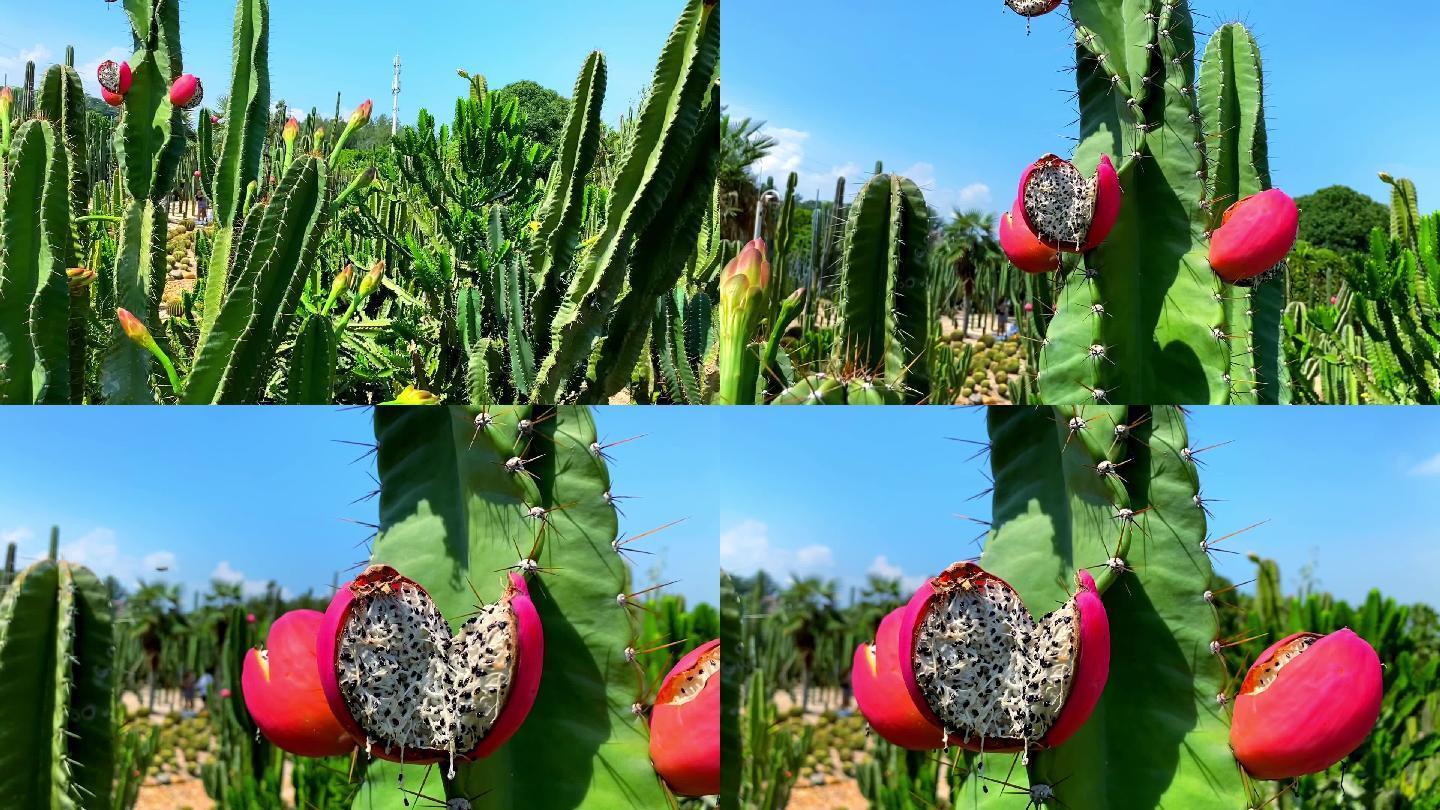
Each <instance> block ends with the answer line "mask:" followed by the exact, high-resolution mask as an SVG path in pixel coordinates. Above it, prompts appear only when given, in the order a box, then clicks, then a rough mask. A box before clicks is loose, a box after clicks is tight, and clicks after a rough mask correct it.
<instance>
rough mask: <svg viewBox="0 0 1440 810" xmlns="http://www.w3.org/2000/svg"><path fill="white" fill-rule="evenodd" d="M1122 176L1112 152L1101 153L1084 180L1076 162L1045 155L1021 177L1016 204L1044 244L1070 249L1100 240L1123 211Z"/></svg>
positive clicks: (1090, 247)
mask: <svg viewBox="0 0 1440 810" xmlns="http://www.w3.org/2000/svg"><path fill="white" fill-rule="evenodd" d="M1121 194H1122V192H1121V189H1120V176H1119V175H1117V174H1116V173H1115V166H1114V165H1113V164H1112V163H1111V162H1110V156H1109V155H1101V156H1100V163H1099V165H1097V166H1096V168H1095V175H1094V176H1093V177H1091V178H1090V179H1089V180H1086V179H1085V177H1084V175H1082V174H1080V170H1079V169H1077V168H1075V165H1074V164H1072V163H1071V162H1070V161H1068V160H1065V159H1064V158H1061V157H1057V156H1056V155H1045V156H1044V157H1042V158H1040V159H1039V160H1037V161H1035V162H1034V163H1032V164H1030V166H1029V168H1027V169H1026V170H1025V173H1024V174H1023V175H1021V177H1020V193H1019V195H1018V199H1017V201H1016V202H1017V205H1018V206H1019V208H1020V211H1021V213H1022V215H1023V217H1024V221H1025V226H1026V227H1027V228H1029V229H1030V232H1031V233H1033V234H1035V236H1036V238H1038V239H1039V240H1040V242H1041V243H1042V244H1045V245H1048V246H1050V247H1052V248H1054V249H1056V250H1060V251H1064V252H1066V253H1085V252H1088V251H1091V250H1094V249H1095V248H1097V247H1099V246H1100V243H1102V242H1104V241H1105V237H1107V236H1109V235H1110V230H1111V229H1112V228H1114V227H1115V220H1116V219H1118V218H1119V217H1120V198H1121Z"/></svg>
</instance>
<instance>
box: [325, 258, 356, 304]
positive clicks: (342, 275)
mask: <svg viewBox="0 0 1440 810" xmlns="http://www.w3.org/2000/svg"><path fill="white" fill-rule="evenodd" d="M354 282H355V265H353V264H346V265H345V269H343V270H341V271H340V272H339V273H337V274H335V280H334V281H332V282H330V297H332V298H338V297H339V296H340V293H342V292H345V291H346V290H348V289H350V285H351V284H353V283H354Z"/></svg>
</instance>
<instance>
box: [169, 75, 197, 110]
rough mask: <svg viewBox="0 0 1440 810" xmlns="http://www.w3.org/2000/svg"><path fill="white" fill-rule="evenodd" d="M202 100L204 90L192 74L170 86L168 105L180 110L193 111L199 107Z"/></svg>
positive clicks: (182, 77)
mask: <svg viewBox="0 0 1440 810" xmlns="http://www.w3.org/2000/svg"><path fill="white" fill-rule="evenodd" d="M204 98H205V88H204V87H202V86H201V85H200V80H199V79H197V78H196V77H195V75H194V74H191V73H186V74H185V75H184V76H181V77H180V78H178V79H176V80H175V83H174V84H172V85H170V103H171V104H174V105H175V106H176V107H180V108H181V109H185V110H193V109H195V108H196V107H199V106H200V102H201V100H202V99H204Z"/></svg>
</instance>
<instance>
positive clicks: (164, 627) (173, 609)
mask: <svg viewBox="0 0 1440 810" xmlns="http://www.w3.org/2000/svg"><path fill="white" fill-rule="evenodd" d="M125 616H126V618H128V619H129V620H130V621H131V622H132V623H133V624H134V625H135V634H136V635H137V636H138V637H139V639H140V647H141V649H142V650H144V651H145V664H146V667H147V669H148V670H149V673H148V682H149V690H150V698H149V706H150V708H151V709H152V710H153V709H154V708H155V676H156V673H157V672H158V671H159V669H160V656H161V653H162V652H164V642H165V639H166V638H169V637H170V635H171V634H172V632H173V631H174V629H175V628H176V627H177V626H178V625H180V624H182V623H183V622H184V619H183V617H181V615H180V586H179V585H170V584H167V583H164V582H144V581H141V582H140V587H139V588H137V589H136V590H135V593H134V594H132V595H131V596H130V598H129V599H127V600H126V602H125Z"/></svg>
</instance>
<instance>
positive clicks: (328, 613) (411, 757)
mask: <svg viewBox="0 0 1440 810" xmlns="http://www.w3.org/2000/svg"><path fill="white" fill-rule="evenodd" d="M401 583H407V584H410V585H414V586H415V587H416V588H417V589H419V590H420V592H421V593H424V594H425V595H426V596H427V597H428V596H429V593H427V592H426V591H425V589H424V588H423V587H421V585H420V584H419V583H417V582H414V581H413V580H410V579H408V578H406V577H404V576H401V574H400V572H398V571H396V570H395V569H394V568H391V567H390V566H388V565H372V566H370V567H369V568H366V569H365V572H364V573H362V574H361V575H360V576H358V577H356V578H355V579H354V580H352V581H351V582H349V583H348V584H347V585H346V586H345V587H343V588H341V589H340V590H338V591H336V592H335V596H334V598H333V599H331V600H330V605H329V606H328V607H326V609H325V622H324V624H323V625H322V626H321V627H320V632H319V635H318V636H317V638H316V642H315V658H316V666H317V667H318V669H319V674H320V688H321V689H322V690H323V691H324V693H325V701H326V703H328V704H329V705H330V711H331V712H333V713H334V715H335V717H336V718H337V719H338V720H339V721H340V725H342V726H344V727H345V730H346V731H348V732H349V733H350V736H351V737H353V738H354V739H355V740H356V743H357V744H359V745H365V744H366V735H365V731H364V730H363V729H362V728H360V724H359V723H358V722H357V721H356V720H355V718H354V717H352V716H351V714H350V709H349V707H348V706H346V705H345V697H344V695H342V694H341V693H340V681H339V679H338V677H337V674H336V666H337V664H336V660H337V659H338V658H339V654H340V631H341V628H343V627H344V626H345V621H346V619H347V618H348V616H349V613H350V608H351V606H352V605H353V604H354V603H355V601H356V600H357V599H358V598H359V596H360V595H361V594H363V593H368V592H369V591H370V590H371V589H374V588H383V587H385V586H387V585H398V584H401ZM501 599H502V600H509V602H510V608H511V610H513V611H514V612H515V623H516V628H517V632H518V638H516V650H517V658H516V663H515V674H514V676H513V677H512V680H511V683H510V697H509V698H508V699H507V700H506V702H505V707H504V708H503V709H501V710H500V716H499V717H497V718H496V719H495V725H493V726H491V728H490V733H489V734H486V735H485V738H484V739H482V740H481V741H480V744H479V745H477V746H476V747H475V750H474V751H468V752H465V753H463V754H462V753H459V752H457V753H456V754H455V760H456V761H457V762H470V761H473V760H476V759H480V758H481V757H485V756H489V755H490V754H491V753H493V752H494V751H495V749H497V748H499V747H500V746H501V745H502V744H503V743H504V742H505V741H506V740H508V739H510V737H511V735H513V734H514V733H515V730H516V729H518V728H520V725H521V724H522V723H524V722H525V717H526V716H527V715H528V714H529V713H530V708H531V707H532V706H534V705H535V695H536V694H537V693H538V692H539V691H540V674H541V672H542V671H543V669H544V664H545V638H544V632H543V630H542V628H541V626H540V614H539V613H538V612H537V611H536V610H535V603H534V602H532V601H531V599H530V589H529V588H528V587H527V586H526V584H525V578H524V577H522V576H520V575H519V574H518V573H514V572H512V573H511V574H510V587H509V588H507V589H506V590H505V594H504V595H503V596H502V597H501ZM370 752H371V753H372V754H373V755H374V756H377V757H380V758H381V759H385V760H389V761H391V762H400V761H401V758H402V754H401V750H400V749H398V748H390V747H389V746H382V745H380V744H379V743H378V742H376V743H374V744H373V745H371V746H370ZM449 756H450V755H449V753H448V752H446V751H437V750H432V749H405V751H404V754H403V758H404V761H405V762H407V763H411V764H414V765H428V764H430V763H432V762H439V761H441V760H442V759H448V758H449Z"/></svg>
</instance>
